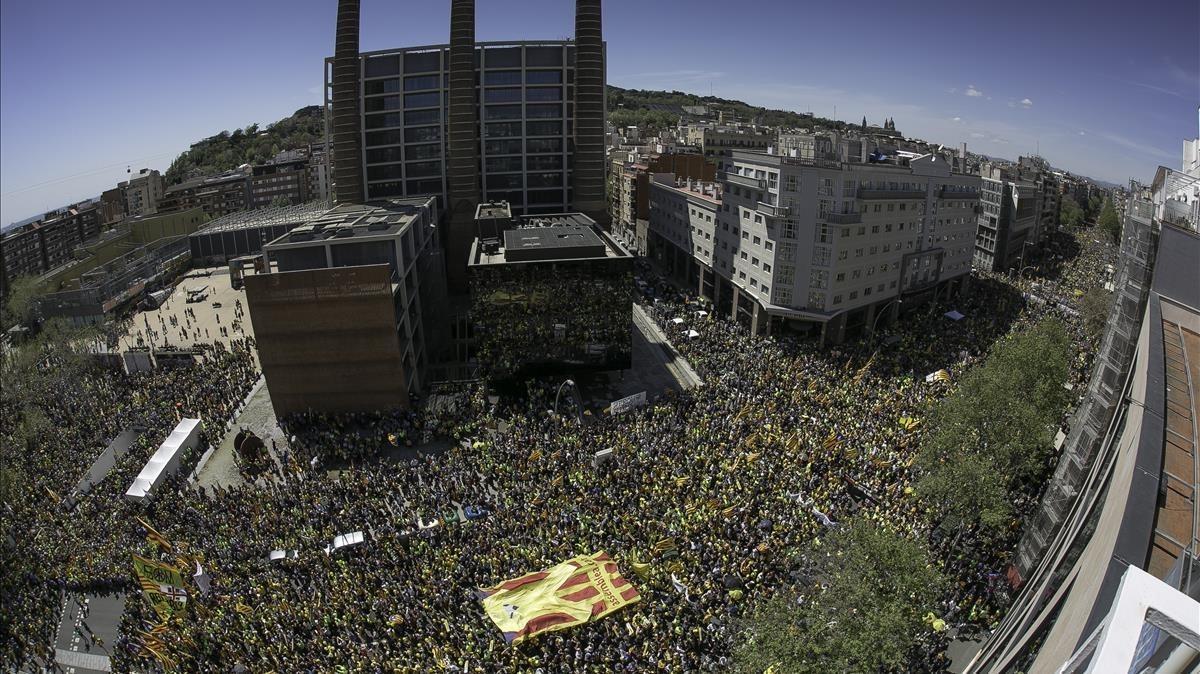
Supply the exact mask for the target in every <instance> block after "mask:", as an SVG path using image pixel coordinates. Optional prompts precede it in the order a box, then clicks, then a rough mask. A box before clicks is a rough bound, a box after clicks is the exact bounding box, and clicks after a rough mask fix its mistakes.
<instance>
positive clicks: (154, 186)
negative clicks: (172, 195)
mask: <svg viewBox="0 0 1200 674" xmlns="http://www.w3.org/2000/svg"><path fill="white" fill-rule="evenodd" d="M117 187H118V188H119V189H121V191H122V192H123V193H124V194H125V214H126V215H127V216H129V217H135V218H136V217H139V216H143V215H153V214H155V213H157V212H158V200H159V199H161V198H162V195H163V191H164V189H165V187H164V185H163V178H162V175H161V174H160V173H159V172H158V171H157V170H152V169H145V168H144V169H142V170H140V171H138V172H137V174H136V175H133V176H131V177H130V178H129V180H126V181H125V182H122V183H119V184H118V185H117Z"/></svg>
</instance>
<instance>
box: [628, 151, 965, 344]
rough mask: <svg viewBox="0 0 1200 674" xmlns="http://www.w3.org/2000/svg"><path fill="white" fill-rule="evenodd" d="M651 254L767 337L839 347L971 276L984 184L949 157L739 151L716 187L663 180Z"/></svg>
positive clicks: (653, 193)
mask: <svg viewBox="0 0 1200 674" xmlns="http://www.w3.org/2000/svg"><path fill="white" fill-rule="evenodd" d="M650 188H651V189H650V223H649V224H650V226H649V254H650V257H652V258H653V259H655V260H656V261H658V262H659V263H660V264H661V265H663V266H664V267H666V268H667V269H668V270H669V271H670V272H672V273H673V274H675V275H676V276H677V277H678V278H680V279H683V280H686V281H687V282H688V283H691V284H693V285H694V287H695V288H696V289H697V291H698V292H699V293H700V294H701V295H703V296H705V297H707V298H709V299H711V300H712V301H713V303H714V306H715V307H716V310H717V311H721V312H726V313H727V315H730V316H732V317H734V318H735V319H737V320H739V321H741V322H743V323H745V324H747V325H749V326H750V328H751V329H752V330H753V331H754V332H755V333H756V334H770V333H772V332H774V331H778V330H783V329H791V330H796V331H800V332H813V331H819V332H820V335H821V339H822V341H829V342H835V343H836V342H840V341H842V340H843V339H844V338H845V336H846V334H847V332H848V331H867V332H871V331H873V330H874V329H875V328H876V327H877V325H878V322H879V319H881V318H882V314H881V312H883V311H884V310H890V314H889V316H890V319H891V320H894V319H895V317H896V315H897V314H898V311H899V309H900V305H901V304H909V305H911V304H915V303H918V302H921V301H924V300H926V299H928V298H930V297H933V296H934V295H935V294H937V293H942V292H945V293H947V294H950V293H952V292H954V291H956V290H958V289H961V287H962V286H963V285H964V284H965V283H966V281H967V278H968V276H969V274H970V271H971V251H972V247H973V243H974V241H975V227H976V211H977V204H978V201H979V189H980V181H979V177H977V176H970V175H963V174H959V173H952V171H951V167H950V164H949V163H948V161H947V157H945V156H943V155H937V154H930V155H926V156H923V157H918V158H915V159H912V160H905V161H903V162H900V163H886V162H876V163H863V162H861V161H859V158H858V157H856V156H853V155H844V156H842V157H841V159H840V160H838V161H834V160H818V159H801V158H799V157H791V156H779V155H778V154H774V153H771V154H763V153H751V152H740V151H737V150H734V151H732V153H731V154H730V156H728V157H726V158H724V159H723V160H722V162H721V165H720V166H719V167H718V173H717V180H716V182H714V183H706V182H703V181H687V180H678V179H677V178H676V177H675V176H673V175H671V174H656V175H655V176H654V178H653V182H652V183H651V185H650Z"/></svg>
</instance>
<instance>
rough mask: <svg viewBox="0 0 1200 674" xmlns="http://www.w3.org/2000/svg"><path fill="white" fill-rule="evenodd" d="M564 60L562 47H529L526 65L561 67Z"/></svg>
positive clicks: (526, 51) (526, 52)
mask: <svg viewBox="0 0 1200 674" xmlns="http://www.w3.org/2000/svg"><path fill="white" fill-rule="evenodd" d="M562 60H563V50H562V47H527V48H526V49H525V64H526V65H529V66H534V67H553V66H561V65H562Z"/></svg>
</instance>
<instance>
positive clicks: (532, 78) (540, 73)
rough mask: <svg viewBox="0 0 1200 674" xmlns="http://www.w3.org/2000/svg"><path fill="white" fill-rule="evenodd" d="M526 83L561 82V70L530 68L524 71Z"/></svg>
mask: <svg viewBox="0 0 1200 674" xmlns="http://www.w3.org/2000/svg"><path fill="white" fill-rule="evenodd" d="M525 83H526V84H562V71H561V70H530V71H528V72H526V73H525Z"/></svg>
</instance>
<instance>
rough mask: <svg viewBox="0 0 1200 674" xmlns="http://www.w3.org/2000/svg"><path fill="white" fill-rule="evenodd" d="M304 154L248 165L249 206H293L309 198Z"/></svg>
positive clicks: (306, 165) (306, 159)
mask: <svg viewBox="0 0 1200 674" xmlns="http://www.w3.org/2000/svg"><path fill="white" fill-rule="evenodd" d="M308 163H309V162H308V157H293V158H287V159H278V160H274V161H270V162H267V163H266V164H258V165H256V166H254V167H252V168H251V172H250V177H249V181H248V183H249V188H250V208H265V207H267V206H295V205H298V204H302V203H305V202H307V201H309V200H310V199H311V198H312V197H311V196H310V195H309V191H308V184H309V180H308Z"/></svg>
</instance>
